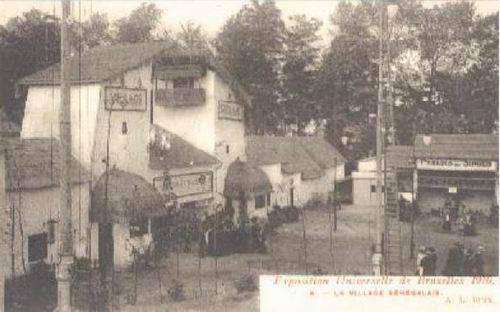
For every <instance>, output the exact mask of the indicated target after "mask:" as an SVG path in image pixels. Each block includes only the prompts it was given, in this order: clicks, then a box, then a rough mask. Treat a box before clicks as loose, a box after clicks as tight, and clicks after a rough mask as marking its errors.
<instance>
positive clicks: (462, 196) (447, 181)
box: [352, 134, 498, 214]
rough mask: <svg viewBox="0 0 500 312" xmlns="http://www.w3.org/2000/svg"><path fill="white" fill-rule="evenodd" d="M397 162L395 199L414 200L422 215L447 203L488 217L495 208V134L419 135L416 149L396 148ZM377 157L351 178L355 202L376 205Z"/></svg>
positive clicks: (360, 164)
mask: <svg viewBox="0 0 500 312" xmlns="http://www.w3.org/2000/svg"><path fill="white" fill-rule="evenodd" d="M391 148H393V149H395V152H393V153H391V154H392V155H396V156H394V157H398V158H397V159H394V160H393V161H395V163H396V164H397V168H398V173H397V175H398V195H399V196H403V197H404V198H406V199H407V200H409V201H412V200H416V201H417V202H418V207H419V209H420V210H421V211H422V212H424V213H426V212H430V211H431V210H433V209H434V210H437V209H440V208H443V207H444V204H445V201H446V199H447V198H448V199H450V200H452V201H454V202H455V203H463V204H465V206H466V207H467V208H470V209H472V210H476V211H482V212H483V213H485V214H487V213H489V209H490V207H491V206H492V204H497V203H498V136H497V135H496V134H431V135H418V136H417V137H416V138H415V144H414V146H394V147H391ZM376 168H377V167H376V158H375V157H370V158H366V159H362V160H359V161H358V170H357V171H354V172H353V173H352V181H353V200H354V204H357V205H377V204H378V202H377V197H376V184H377V180H376Z"/></svg>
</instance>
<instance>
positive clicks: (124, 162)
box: [93, 63, 153, 179]
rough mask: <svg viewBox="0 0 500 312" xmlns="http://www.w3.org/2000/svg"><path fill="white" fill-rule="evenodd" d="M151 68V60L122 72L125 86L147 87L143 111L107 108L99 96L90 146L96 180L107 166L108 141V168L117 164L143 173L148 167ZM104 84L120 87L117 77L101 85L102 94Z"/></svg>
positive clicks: (120, 167)
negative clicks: (93, 134)
mask: <svg viewBox="0 0 500 312" xmlns="http://www.w3.org/2000/svg"><path fill="white" fill-rule="evenodd" d="M151 70H152V68H151V63H149V64H145V65H143V66H141V67H139V68H137V69H133V70H130V71H128V72H127V73H125V75H124V87H127V88H144V89H146V90H147V95H146V102H147V105H146V110H145V111H115V110H114V111H109V110H106V109H105V105H104V104H105V103H104V97H102V99H101V102H100V105H99V110H98V117H97V127H96V134H95V143H94V149H93V152H94V156H93V159H94V162H93V164H94V166H93V175H94V177H95V178H96V179H97V178H98V177H99V176H101V175H102V173H104V171H105V169H106V167H105V163H104V162H103V160H104V159H106V149H107V143H108V141H109V161H110V168H113V166H116V167H117V168H119V169H122V170H125V171H128V172H131V173H135V174H138V175H144V173H145V172H146V171H147V170H148V162H149V160H148V159H149V156H148V142H149V133H150V129H151V128H150V127H151V125H150V109H151V107H150V104H149V103H150V96H151V90H152V88H153V84H152V82H151V76H152V73H151ZM106 85H108V86H120V79H117V80H115V81H112V82H110V83H107V84H103V86H101V92H102V94H104V89H105V86H106ZM123 122H126V123H127V128H128V133H127V134H122V124H123ZM108 131H109V140H108Z"/></svg>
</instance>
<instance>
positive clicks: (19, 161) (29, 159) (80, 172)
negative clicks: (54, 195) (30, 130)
mask: <svg viewBox="0 0 500 312" xmlns="http://www.w3.org/2000/svg"><path fill="white" fill-rule="evenodd" d="M17 142H18V143H16V148H15V149H13V150H12V151H9V152H8V153H6V173H7V174H6V188H7V190H9V191H18V190H27V189H41V188H47V187H58V186H59V185H60V179H61V176H60V174H61V143H60V142H59V141H58V140H56V139H51V138H32V139H22V140H20V141H17ZM71 180H72V182H73V183H75V184H78V183H85V182H89V181H90V178H89V173H88V171H87V170H86V169H85V168H83V167H82V165H81V164H80V163H79V162H78V160H76V158H74V157H73V160H72V163H71Z"/></svg>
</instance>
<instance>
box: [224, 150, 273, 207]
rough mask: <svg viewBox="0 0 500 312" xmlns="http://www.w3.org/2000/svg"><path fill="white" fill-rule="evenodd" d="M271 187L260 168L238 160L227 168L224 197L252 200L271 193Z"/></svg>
mask: <svg viewBox="0 0 500 312" xmlns="http://www.w3.org/2000/svg"><path fill="white" fill-rule="evenodd" d="M272 190H273V187H272V185H271V182H270V181H269V178H268V177H267V175H266V173H265V172H264V171H262V170H261V169H260V168H258V167H255V166H252V165H250V164H249V163H247V162H243V161H240V160H239V159H237V160H235V161H234V162H232V163H231V164H230V165H229V167H228V168H227V174H226V179H225V183H224V196H226V197H232V198H240V197H241V196H242V195H243V196H244V197H245V198H252V197H254V196H255V195H259V194H267V193H271V192H272Z"/></svg>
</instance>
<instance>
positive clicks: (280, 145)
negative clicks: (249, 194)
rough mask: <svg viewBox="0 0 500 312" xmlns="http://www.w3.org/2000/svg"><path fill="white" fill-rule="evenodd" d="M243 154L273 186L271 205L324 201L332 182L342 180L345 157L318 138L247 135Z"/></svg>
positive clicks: (332, 186)
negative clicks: (313, 200)
mask: <svg viewBox="0 0 500 312" xmlns="http://www.w3.org/2000/svg"><path fill="white" fill-rule="evenodd" d="M246 152H247V157H248V161H249V162H250V163H252V164H255V165H256V166H258V167H259V168H261V169H262V170H263V171H264V172H265V173H266V174H267V176H268V177H269V180H270V181H271V184H272V185H273V193H271V198H270V201H269V204H270V205H271V206H272V205H279V206H291V205H294V206H302V205H304V204H306V203H307V202H308V201H309V200H311V199H318V200H321V201H326V200H327V198H328V194H329V193H330V192H332V191H333V190H334V182H336V183H338V182H341V181H343V180H344V178H345V176H344V165H345V163H346V160H345V158H344V157H343V156H342V155H341V154H340V153H339V152H338V151H337V150H336V149H335V148H334V147H333V146H332V145H330V144H329V143H328V142H327V141H326V140H325V139H324V138H323V137H321V136H318V135H316V136H304V137H300V136H285V137H279V136H248V137H247V149H246ZM335 165H336V166H335ZM257 209H258V208H257Z"/></svg>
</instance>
